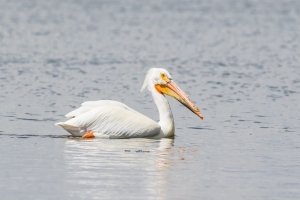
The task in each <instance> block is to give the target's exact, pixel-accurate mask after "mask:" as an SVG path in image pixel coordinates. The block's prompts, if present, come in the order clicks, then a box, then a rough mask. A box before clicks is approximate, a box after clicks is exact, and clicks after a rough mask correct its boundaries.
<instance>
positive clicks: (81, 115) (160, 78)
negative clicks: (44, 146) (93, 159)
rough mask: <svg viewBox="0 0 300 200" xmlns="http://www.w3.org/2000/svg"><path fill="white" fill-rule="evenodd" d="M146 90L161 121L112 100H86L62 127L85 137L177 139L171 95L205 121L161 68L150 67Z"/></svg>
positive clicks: (196, 108) (144, 85)
mask: <svg viewBox="0 0 300 200" xmlns="http://www.w3.org/2000/svg"><path fill="white" fill-rule="evenodd" d="M145 88H147V89H148V90H149V91H150V92H151V94H152V97H153V99H154V102H155V104H156V106H157V108H158V112H159V119H160V120H159V122H155V121H153V120H152V119H150V118H148V117H147V116H145V115H143V114H141V113H139V112H137V111H135V110H133V109H132V108H130V107H128V106H126V105H125V104H123V103H120V102H117V101H111V100H99V101H87V102H84V103H82V104H81V107H79V108H77V109H76V110H74V111H71V112H69V113H68V114H66V115H65V116H66V117H67V118H69V119H68V120H67V121H65V122H59V123H57V124H56V125H59V126H61V127H63V128H64V129H65V130H66V131H68V132H69V133H71V134H72V135H73V136H81V137H83V138H94V137H102V138H103V137H104V138H138V137H139V138H143V137H150V138H164V137H172V136H174V132H175V127H174V119H173V115H172V111H171V108H170V105H169V103H168V101H167V99H166V97H165V94H166V95H169V96H171V97H174V98H175V99H177V100H178V101H179V102H180V103H182V104H183V105H184V106H186V107H187V108H188V109H190V110H191V111H192V112H193V113H195V114H196V115H197V116H198V117H200V118H201V119H202V120H203V118H204V116H203V115H202V114H201V112H200V110H199V108H198V107H197V106H196V105H195V104H194V103H193V102H192V101H191V100H190V99H189V98H188V96H187V95H186V94H185V93H184V92H183V91H182V90H181V89H180V88H179V87H178V86H177V85H176V84H175V83H174V81H173V80H172V77H171V75H170V74H169V72H168V71H167V70H165V69H162V68H151V69H150V70H149V71H148V72H147V74H146V77H145V80H144V84H143V86H142V89H141V91H143V90H144V89H145Z"/></svg>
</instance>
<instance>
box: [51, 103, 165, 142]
mask: <svg viewBox="0 0 300 200" xmlns="http://www.w3.org/2000/svg"><path fill="white" fill-rule="evenodd" d="M66 117H68V118H70V119H69V120H67V121H66V122H59V123H57V125H59V126H62V127H63V128H64V129H66V130H67V131H68V132H70V133H71V134H72V135H74V136H82V135H83V134H84V133H85V132H86V131H88V130H91V131H94V132H95V134H96V137H106V138H134V137H153V136H155V135H158V134H159V133H160V126H159V124H158V123H157V122H155V121H153V120H152V119H150V118H148V117H146V116H145V115H143V114H141V113H139V112H137V111H135V110H133V109H132V108H130V107H128V106H126V105H125V104H122V103H120V102H117V101H109V100H102V101H91V102H85V103H83V104H82V105H81V107H80V108H78V109H76V110H74V111H72V112H70V113H68V114H67V115H66Z"/></svg>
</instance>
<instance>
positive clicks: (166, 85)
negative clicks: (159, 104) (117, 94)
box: [141, 68, 204, 120]
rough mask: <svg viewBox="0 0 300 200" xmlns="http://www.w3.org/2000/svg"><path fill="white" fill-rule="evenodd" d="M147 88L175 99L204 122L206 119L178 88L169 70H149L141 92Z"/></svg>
mask: <svg viewBox="0 0 300 200" xmlns="http://www.w3.org/2000/svg"><path fill="white" fill-rule="evenodd" d="M146 87H147V88H148V90H149V91H153V88H154V89H155V90H154V91H155V92H158V93H160V94H162V95H168V96H171V97H173V98H175V99H176V100H178V101H179V102H180V103H182V104H183V105H184V106H185V107H187V108H188V109H189V110H191V111H192V112H193V113H195V114H196V115H197V116H198V117H200V118H201V119H202V120H203V119H204V116H203V115H202V113H201V112H200V109H199V108H198V107H197V106H196V105H195V103H193V102H192V101H191V100H190V99H189V97H188V95H186V94H185V93H184V92H183V91H182V90H181V89H180V88H179V87H178V86H177V84H176V83H175V82H174V81H173V80H172V76H171V75H170V73H169V72H168V71H167V70H165V69H163V68H151V69H149V71H148V72H147V74H146V77H145V80H144V84H143V86H142V89H141V91H143V90H144V89H145V88H146Z"/></svg>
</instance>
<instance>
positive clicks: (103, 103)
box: [65, 100, 131, 118]
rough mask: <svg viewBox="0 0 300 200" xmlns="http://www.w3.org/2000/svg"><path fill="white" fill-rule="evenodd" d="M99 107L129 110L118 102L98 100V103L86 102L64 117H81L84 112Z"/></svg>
mask: <svg viewBox="0 0 300 200" xmlns="http://www.w3.org/2000/svg"><path fill="white" fill-rule="evenodd" d="M101 106H117V107H121V108H125V109H131V108H129V107H128V106H126V105H125V104H123V103H121V102H118V101H112V100H99V101H86V102H84V103H82V104H81V106H80V107H79V108H77V109H75V110H73V111H71V112H69V113H67V114H66V115H65V117H66V118H73V117H76V116H78V115H81V114H83V113H85V112H88V111H90V110H92V109H93V108H96V107H101Z"/></svg>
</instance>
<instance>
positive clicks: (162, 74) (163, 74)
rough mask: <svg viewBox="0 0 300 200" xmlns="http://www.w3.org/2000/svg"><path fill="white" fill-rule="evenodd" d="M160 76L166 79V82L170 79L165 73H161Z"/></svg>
mask: <svg viewBox="0 0 300 200" xmlns="http://www.w3.org/2000/svg"><path fill="white" fill-rule="evenodd" d="M160 77H161V79H162V80H164V81H166V82H167V83H169V82H170V81H171V80H170V79H169V78H168V76H167V75H166V74H165V73H161V74H160Z"/></svg>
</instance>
